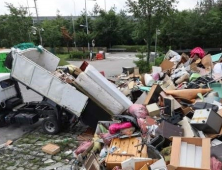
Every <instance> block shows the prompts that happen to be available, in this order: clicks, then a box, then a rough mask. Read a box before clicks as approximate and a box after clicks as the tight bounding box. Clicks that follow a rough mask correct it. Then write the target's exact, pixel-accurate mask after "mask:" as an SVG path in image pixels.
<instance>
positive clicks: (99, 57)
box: [96, 53, 104, 60]
mask: <svg viewBox="0 0 222 170" xmlns="http://www.w3.org/2000/svg"><path fill="white" fill-rule="evenodd" d="M96 59H97V60H103V59H104V57H103V54H100V53H98V54H96Z"/></svg>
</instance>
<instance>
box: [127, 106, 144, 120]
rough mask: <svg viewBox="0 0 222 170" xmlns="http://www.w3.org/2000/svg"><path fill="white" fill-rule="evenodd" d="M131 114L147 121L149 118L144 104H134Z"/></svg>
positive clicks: (131, 107) (130, 109)
mask: <svg viewBox="0 0 222 170" xmlns="http://www.w3.org/2000/svg"><path fill="white" fill-rule="evenodd" d="M129 113H130V114H131V115H132V116H134V117H137V118H143V119H145V118H146V116H148V110H147V109H146V107H145V106H144V105H142V104H133V105H131V106H130V107H129Z"/></svg>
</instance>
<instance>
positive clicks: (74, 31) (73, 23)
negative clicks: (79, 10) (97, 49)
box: [72, 0, 76, 47]
mask: <svg viewBox="0 0 222 170" xmlns="http://www.w3.org/2000/svg"><path fill="white" fill-rule="evenodd" d="M73 4H74V14H73V15H74V16H72V25H73V33H74V42H73V43H74V45H75V47H76V30H75V20H74V17H75V16H76V5H75V0H73Z"/></svg>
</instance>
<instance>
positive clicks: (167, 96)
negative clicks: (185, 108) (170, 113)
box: [160, 91, 181, 110]
mask: <svg viewBox="0 0 222 170" xmlns="http://www.w3.org/2000/svg"><path fill="white" fill-rule="evenodd" d="M160 96H161V97H162V98H169V99H173V106H174V107H173V108H174V110H176V109H179V108H181V104H180V103H179V102H178V101H177V100H175V99H174V97H173V96H172V95H167V94H166V93H165V92H164V91H162V92H161V93H160Z"/></svg>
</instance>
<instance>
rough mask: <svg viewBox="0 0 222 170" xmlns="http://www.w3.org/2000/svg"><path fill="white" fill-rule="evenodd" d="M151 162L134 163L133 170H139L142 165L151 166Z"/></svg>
mask: <svg viewBox="0 0 222 170" xmlns="http://www.w3.org/2000/svg"><path fill="white" fill-rule="evenodd" d="M152 163H153V160H149V161H141V162H135V170H140V169H141V168H142V167H143V166H144V165H147V164H149V165H150V164H152Z"/></svg>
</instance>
